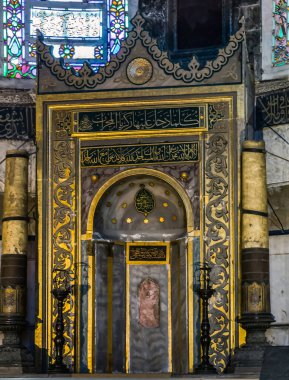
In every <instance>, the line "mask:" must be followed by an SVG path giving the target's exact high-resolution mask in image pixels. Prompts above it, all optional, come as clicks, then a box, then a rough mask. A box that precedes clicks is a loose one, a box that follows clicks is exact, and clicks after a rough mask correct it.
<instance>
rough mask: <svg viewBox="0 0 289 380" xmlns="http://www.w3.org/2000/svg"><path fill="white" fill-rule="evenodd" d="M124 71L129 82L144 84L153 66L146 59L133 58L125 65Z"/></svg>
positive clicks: (151, 73)
mask: <svg viewBox="0 0 289 380" xmlns="http://www.w3.org/2000/svg"><path fill="white" fill-rule="evenodd" d="M126 73H127V77H128V79H129V81H130V82H131V83H133V84H145V83H147V82H148V81H149V80H150V79H151V77H152V75H153V67H152V64H151V63H150V61H148V60H147V59H145V58H135V59H133V60H132V61H131V62H130V63H129V64H128V65H127V69H126Z"/></svg>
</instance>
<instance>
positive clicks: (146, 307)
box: [138, 278, 160, 328]
mask: <svg viewBox="0 0 289 380" xmlns="http://www.w3.org/2000/svg"><path fill="white" fill-rule="evenodd" d="M138 298H139V324H140V325H141V326H143V327H145V328H156V327H159V326H160V286H159V284H158V283H157V281H155V280H152V279H151V278H146V279H145V280H143V281H142V282H141V283H140V284H139V287H138Z"/></svg>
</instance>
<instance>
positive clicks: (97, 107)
mask: <svg viewBox="0 0 289 380" xmlns="http://www.w3.org/2000/svg"><path fill="white" fill-rule="evenodd" d="M181 104H182V106H204V107H205V114H206V115H205V125H206V127H199V128H178V129H177V133H179V134H182V135H183V136H184V135H192V134H199V133H200V132H204V131H207V130H208V105H207V103H204V102H200V101H198V100H197V99H196V98H192V97H190V96H187V97H185V98H184V99H183V102H182V103H181ZM162 106H164V108H169V107H171V108H177V107H180V101H179V99H174V98H171V99H164V100H163V101H162ZM143 108H144V109H147V108H150V109H152V108H158V107H157V106H156V100H151V99H149V100H148V99H139V100H138V101H137V102H135V100H129V99H126V100H124V101H123V100H118V101H117V102H111V101H108V102H98V103H97V104H94V105H85V106H84V107H83V108H79V109H78V111H74V112H73V114H72V115H73V116H72V125H71V132H72V137H78V138H81V139H85V140H91V139H97V140H99V139H100V138H101V139H111V136H112V134H115V135H117V136H118V138H124V139H125V138H127V137H129V138H133V137H135V138H139V137H144V138H145V137H151V135H152V134H157V135H159V136H169V135H175V133H176V129H173V128H171V129H170V128H168V129H166V130H161V129H154V130H142V131H137V130H136V131H127V132H77V131H75V126H76V120H77V116H78V112H79V111H80V110H81V112H92V111H115V110H120V109H121V110H131V109H143ZM77 121H78V120H77Z"/></svg>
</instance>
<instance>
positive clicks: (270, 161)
mask: <svg viewBox="0 0 289 380" xmlns="http://www.w3.org/2000/svg"><path fill="white" fill-rule="evenodd" d="M273 128H274V131H276V132H277V133H279V135H280V136H283V137H284V138H285V139H286V140H288V141H289V125H280V126H274V127H273ZM264 139H265V142H266V151H267V183H268V199H269V202H270V204H271V205H272V208H273V209H274V211H275V213H276V214H274V212H273V210H272V208H271V207H270V206H269V207H268V211H269V221H270V225H269V229H270V231H271V232H270V234H271V236H270V285H271V286H270V289H271V311H272V314H273V315H274V317H275V319H276V322H275V323H274V324H273V325H272V327H271V328H270V329H269V330H268V331H267V339H268V341H269V342H270V343H271V344H273V345H289V276H288V273H289V232H288V231H289V201H288V200H289V149H288V144H286V142H285V141H284V140H282V138H281V137H279V136H278V135H277V134H276V133H274V132H273V131H272V130H271V129H269V128H265V129H264ZM272 154H274V155H275V156H273V155H272ZM286 160H288V161H286ZM276 215H277V216H278V218H277V216H276ZM278 219H279V220H278ZM282 227H283V229H284V230H285V232H284V233H282ZM273 234H281V235H273Z"/></svg>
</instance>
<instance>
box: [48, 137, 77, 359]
mask: <svg viewBox="0 0 289 380" xmlns="http://www.w3.org/2000/svg"><path fill="white" fill-rule="evenodd" d="M74 161H75V160H74V142H73V141H71V140H65V141H55V142H54V149H53V168H54V173H53V270H56V269H66V270H67V271H69V272H70V273H72V271H73V268H74V256H75V254H74V251H75V244H74V232H73V231H74V230H75V162H74ZM62 274H63V272H59V271H55V272H53V277H54V278H53V280H54V281H55V282H57V283H62V282H63V281H64V279H63V276H62ZM73 280H74V278H73V276H71V274H70V278H68V281H69V282H70V285H72V284H73ZM74 314H75V311H74V296H73V295H70V297H69V298H68V299H66V302H65V306H64V312H63V319H64V338H65V343H64V361H65V363H66V364H67V365H73V361H74V328H75V327H74V326H75V321H74ZM56 317H57V303H56V300H55V299H54V300H53V322H52V323H53V326H55V323H56ZM52 355H53V358H55V350H52Z"/></svg>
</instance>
